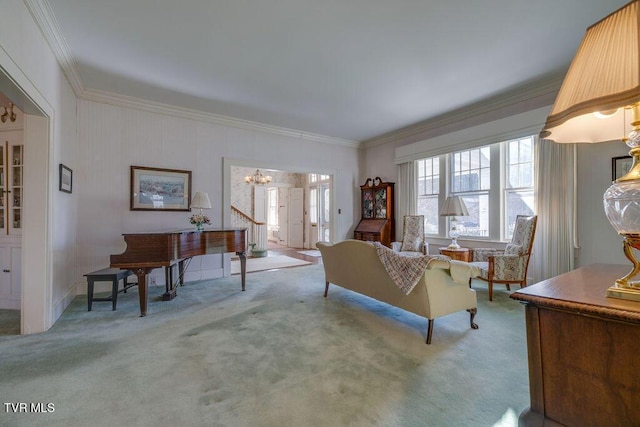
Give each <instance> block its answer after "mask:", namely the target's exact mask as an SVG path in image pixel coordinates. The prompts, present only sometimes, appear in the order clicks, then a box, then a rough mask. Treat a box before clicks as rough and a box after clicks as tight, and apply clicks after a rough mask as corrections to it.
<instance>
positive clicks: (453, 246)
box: [447, 239, 460, 249]
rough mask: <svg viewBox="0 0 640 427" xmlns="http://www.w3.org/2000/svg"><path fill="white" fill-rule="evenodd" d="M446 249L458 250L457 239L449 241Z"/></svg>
mask: <svg viewBox="0 0 640 427" xmlns="http://www.w3.org/2000/svg"><path fill="white" fill-rule="evenodd" d="M447 249H460V245H459V244H458V240H457V239H451V243H450V244H449V246H447Z"/></svg>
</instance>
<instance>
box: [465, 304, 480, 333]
mask: <svg viewBox="0 0 640 427" xmlns="http://www.w3.org/2000/svg"><path fill="white" fill-rule="evenodd" d="M467 311H468V312H469V314H470V315H471V316H470V317H471V319H470V320H469V321H470V323H471V329H478V325H477V324H476V323H474V322H473V319H474V318H475V317H476V314H477V313H478V309H477V308H470V309H468V310H467Z"/></svg>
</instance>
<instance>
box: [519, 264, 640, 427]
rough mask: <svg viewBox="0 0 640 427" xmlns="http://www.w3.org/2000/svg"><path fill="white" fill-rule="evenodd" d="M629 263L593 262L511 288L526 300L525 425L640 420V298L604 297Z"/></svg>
mask: <svg viewBox="0 0 640 427" xmlns="http://www.w3.org/2000/svg"><path fill="white" fill-rule="evenodd" d="M630 269H631V267H630V266H625V265H610V264H592V265H589V266H586V267H582V268H579V269H576V270H573V271H571V272H569V273H565V274H562V275H560V276H557V277H554V278H552V279H549V280H545V281H543V282H540V283H537V284H535V285H532V286H528V287H526V288H524V289H520V290H518V291H517V292H514V293H513V294H511V298H513V299H516V300H519V301H522V302H523V303H525V304H526V309H525V316H526V326H527V350H528V361H529V388H530V394H531V407H530V408H528V409H526V410H525V411H524V412H523V413H522V414H521V415H520V425H525V426H543V425H544V426H553V425H566V426H586V425H594V426H595V425H602V426H604V425H606V426H631V425H636V426H637V425H640V404H638V402H640V381H638V378H639V374H640V357H638V353H639V352H638V350H639V349H640V303H639V302H634V301H625V300H621V299H614V298H607V297H605V291H606V290H607V288H609V286H611V285H612V284H613V283H614V281H615V280H616V279H617V278H619V277H622V276H624V275H625V274H626V273H628V272H629V270H630Z"/></svg>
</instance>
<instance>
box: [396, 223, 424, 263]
mask: <svg viewBox="0 0 640 427" xmlns="http://www.w3.org/2000/svg"><path fill="white" fill-rule="evenodd" d="M391 249H393V250H394V251H395V252H401V253H403V254H405V255H411V254H417V255H423V254H424V255H428V254H429V244H428V243H427V241H426V239H425V235H424V215H405V216H404V218H403V227H402V241H401V242H391Z"/></svg>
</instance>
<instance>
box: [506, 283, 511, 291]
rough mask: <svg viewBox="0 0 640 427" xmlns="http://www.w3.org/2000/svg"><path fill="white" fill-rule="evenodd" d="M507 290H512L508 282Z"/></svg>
mask: <svg viewBox="0 0 640 427" xmlns="http://www.w3.org/2000/svg"><path fill="white" fill-rule="evenodd" d="M507 290H508V291H510V290H511V285H510V284H508V283H507Z"/></svg>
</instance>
